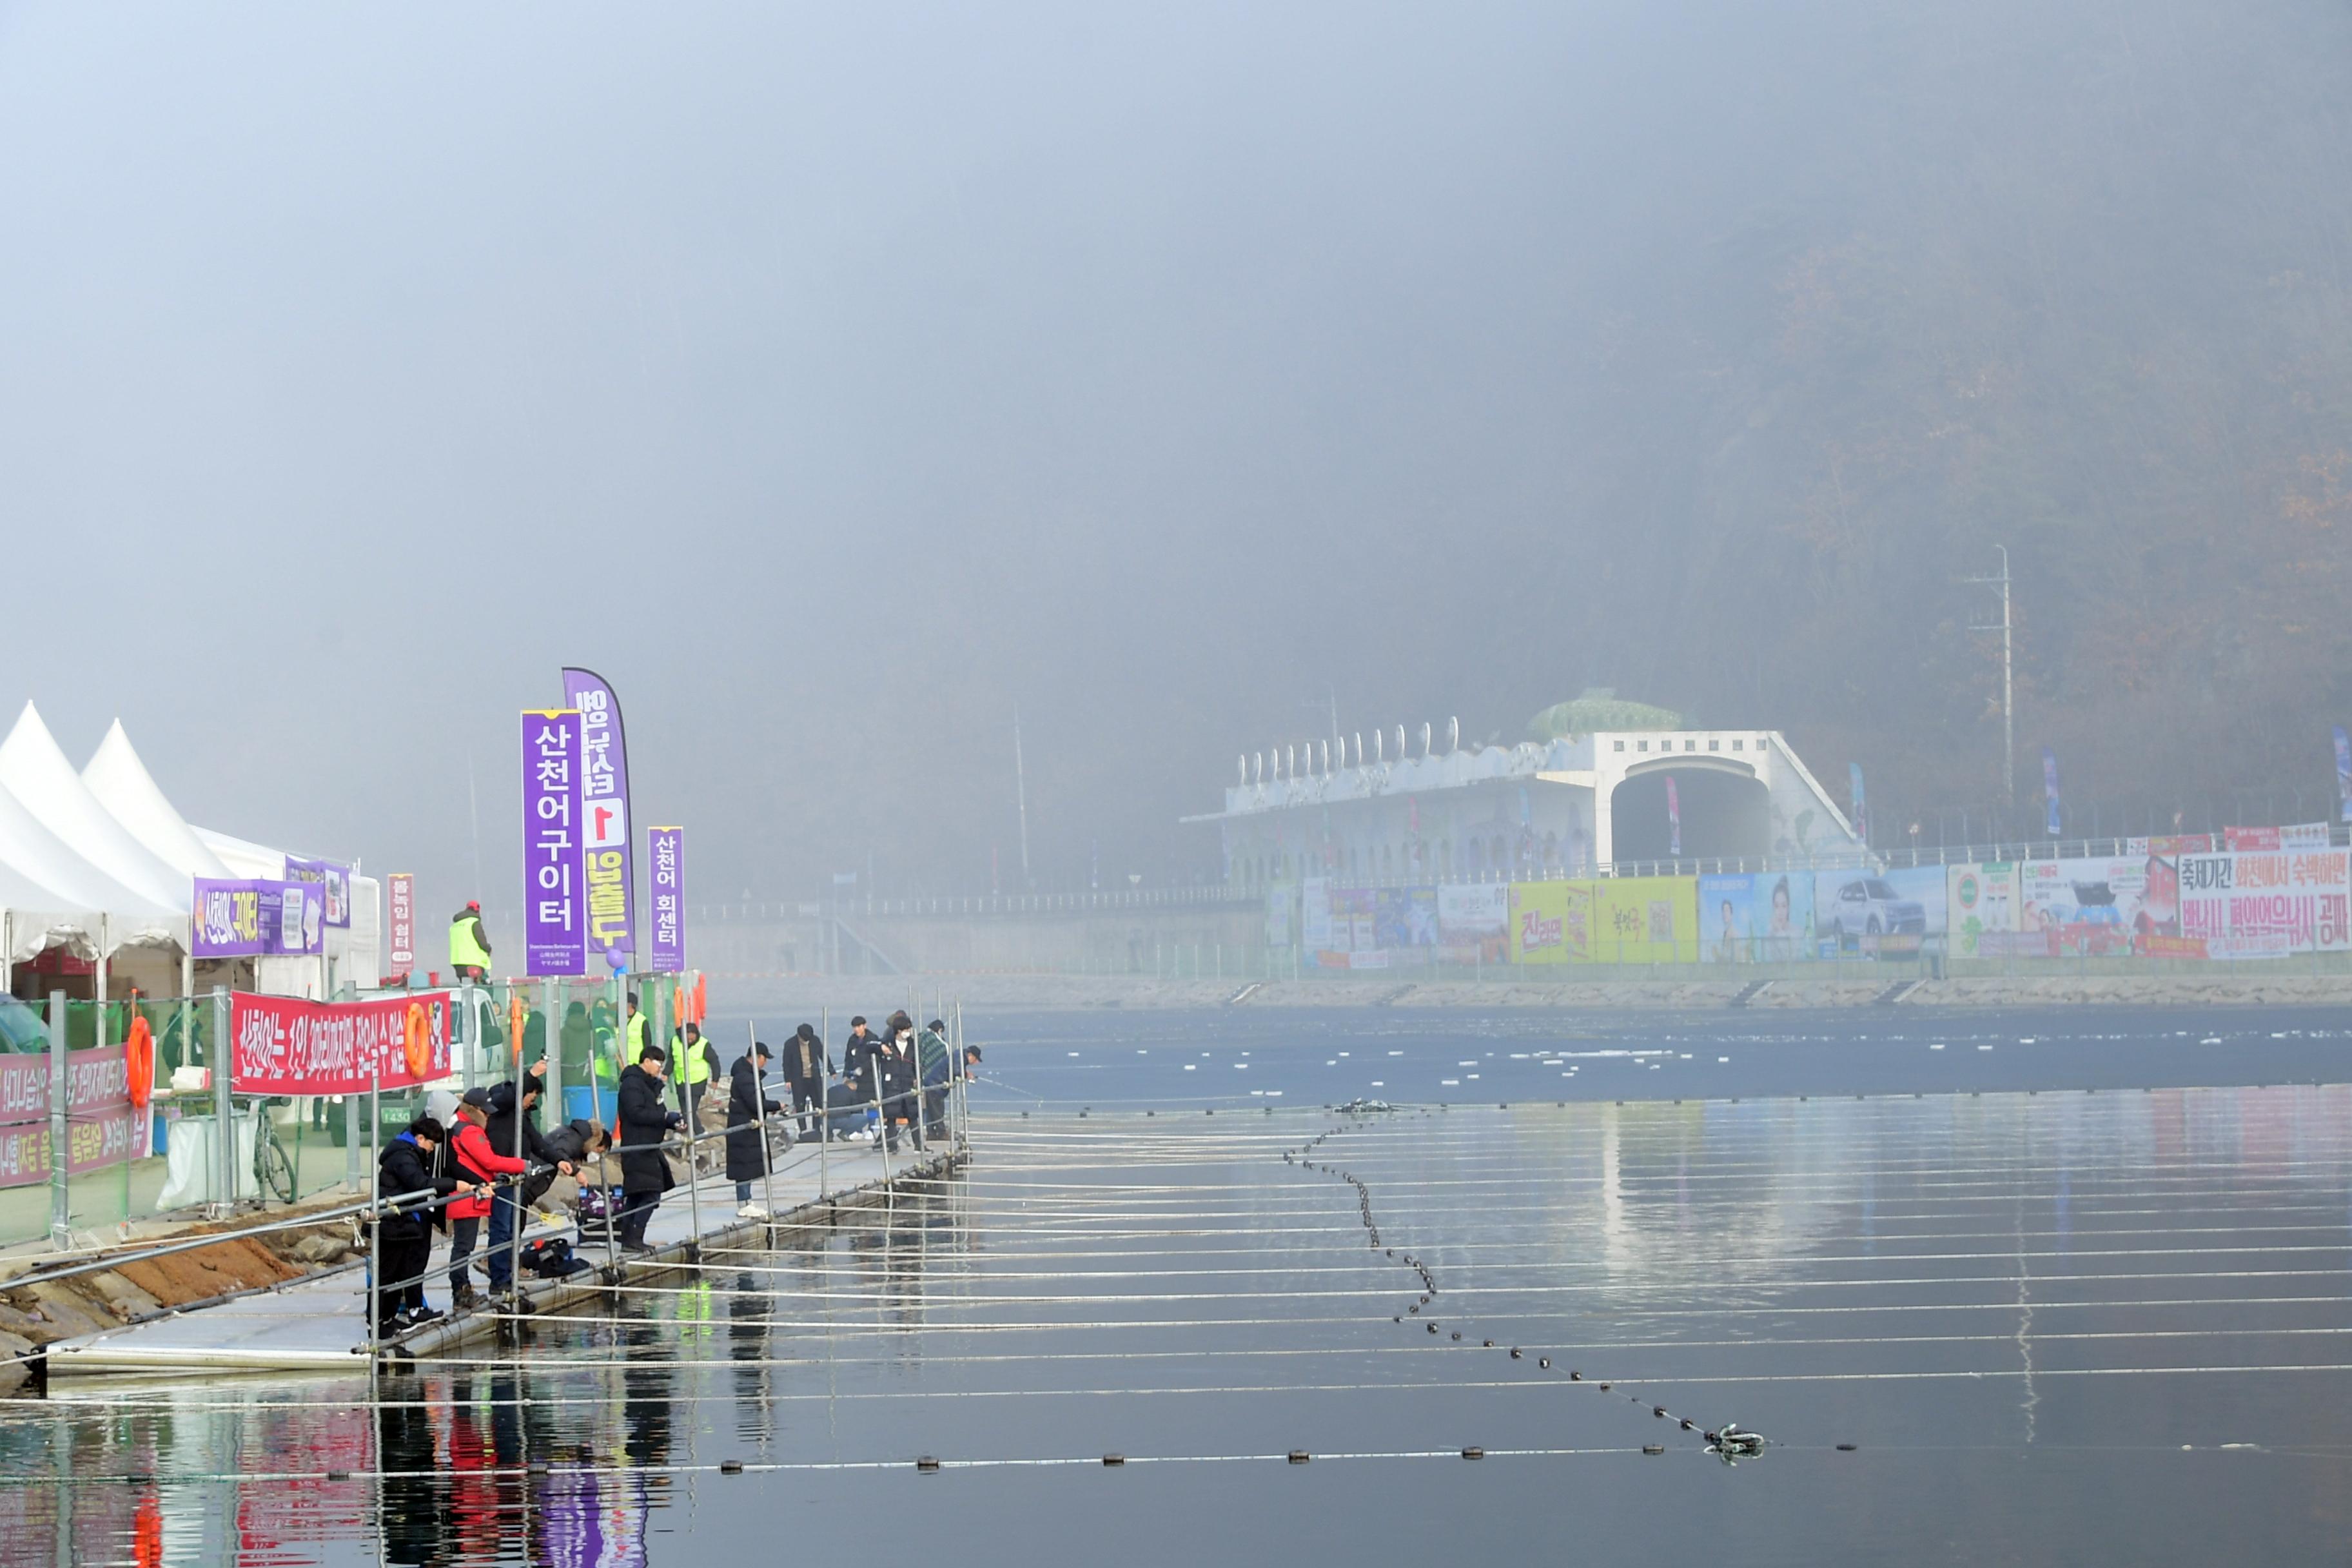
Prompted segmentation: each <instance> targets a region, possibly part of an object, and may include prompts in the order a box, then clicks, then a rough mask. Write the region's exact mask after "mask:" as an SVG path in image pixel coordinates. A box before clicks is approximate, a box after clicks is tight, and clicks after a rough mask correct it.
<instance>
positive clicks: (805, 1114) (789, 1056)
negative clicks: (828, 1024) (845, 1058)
mask: <svg viewBox="0 0 2352 1568" xmlns="http://www.w3.org/2000/svg"><path fill="white" fill-rule="evenodd" d="M832 1076H833V1063H832V1062H831V1061H830V1060H828V1059H827V1058H826V1057H825V1054H824V1041H823V1040H820V1039H818V1038H817V1037H816V1030H815V1029H814V1028H812V1027H810V1026H808V1025H806V1024H803V1025H802V1026H800V1027H799V1028H798V1029H796V1030H794V1031H793V1037H792V1038H791V1039H789V1040H786V1041H785V1042H784V1083H785V1085H786V1086H787V1087H789V1088H790V1089H792V1091H793V1115H795V1116H797V1117H799V1118H800V1123H801V1127H800V1130H801V1135H802V1136H803V1137H806V1136H808V1134H809V1133H810V1131H812V1130H813V1129H814V1127H815V1126H816V1119H817V1116H818V1115H819V1113H820V1112H821V1110H823V1107H824V1101H825V1093H824V1080H825V1079H828V1078H831V1077H832Z"/></svg>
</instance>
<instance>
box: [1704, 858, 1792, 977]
mask: <svg viewBox="0 0 2352 1568" xmlns="http://www.w3.org/2000/svg"><path fill="white" fill-rule="evenodd" d="M1697 896H1698V921H1699V931H1700V935H1701V937H1702V939H1703V940H1702V942H1701V943H1700V948H1699V958H1700V960H1701V961H1702V962H1703V963H1790V962H1793V961H1795V960H1798V959H1804V958H1811V956H1812V949H1813V943H1812V939H1811V931H1812V929H1813V879H1812V875H1811V873H1810V872H1806V871H1764V872H1727V873H1724V874H1721V875H1709V876H1704V877H1701V878H1700V879H1698V895H1697Z"/></svg>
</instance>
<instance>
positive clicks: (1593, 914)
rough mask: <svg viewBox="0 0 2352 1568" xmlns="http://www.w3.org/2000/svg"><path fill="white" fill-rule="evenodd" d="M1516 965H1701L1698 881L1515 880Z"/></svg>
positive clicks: (1513, 935) (1513, 926)
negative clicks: (1699, 955)
mask: <svg viewBox="0 0 2352 1568" xmlns="http://www.w3.org/2000/svg"><path fill="white" fill-rule="evenodd" d="M1508 940H1509V944H1510V960H1511V962H1512V963H1697V962H1698V879H1697V878H1696V877H1614V878H1604V879H1601V880H1598V881H1579V882H1514V883H1512V884H1511V900H1510V930H1509V935H1508Z"/></svg>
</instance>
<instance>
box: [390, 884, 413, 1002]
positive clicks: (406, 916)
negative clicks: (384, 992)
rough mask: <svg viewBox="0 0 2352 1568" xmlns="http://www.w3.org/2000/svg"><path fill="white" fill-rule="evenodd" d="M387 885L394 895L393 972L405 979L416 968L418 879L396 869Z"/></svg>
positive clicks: (392, 895)
mask: <svg viewBox="0 0 2352 1568" xmlns="http://www.w3.org/2000/svg"><path fill="white" fill-rule="evenodd" d="M385 886H386V887H387V888H388V889H390V891H391V897H392V972H393V973H394V974H396V975H399V976H401V977H402V978H403V979H405V978H407V976H408V975H409V973H411V972H412V971H414V970H415V968H416V879H415V877H412V876H410V875H409V874H408V873H407V872H405V871H394V873H393V874H392V877H391V879H390V880H389V881H387V882H386V883H385Z"/></svg>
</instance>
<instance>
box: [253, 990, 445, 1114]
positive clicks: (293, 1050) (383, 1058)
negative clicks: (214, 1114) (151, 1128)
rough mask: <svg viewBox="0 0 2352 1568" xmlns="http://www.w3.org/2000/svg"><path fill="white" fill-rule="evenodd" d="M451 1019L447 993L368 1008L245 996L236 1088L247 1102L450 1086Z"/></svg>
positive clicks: (392, 999) (383, 1000)
mask: <svg viewBox="0 0 2352 1568" xmlns="http://www.w3.org/2000/svg"><path fill="white" fill-rule="evenodd" d="M449 1016H450V1014H449V996H448V994H447V993H446V992H442V991H417V992H411V993H409V994H406V995H399V996H380V997H375V998H373V999H371V1000H369V1001H365V1002H306V1001H304V1000H302V999H301V998H300V997H299V996H257V995H255V994H252V993H250V992H245V991H240V992H238V993H236V994H235V995H233V996H231V997H230V998H229V1041H230V1054H229V1087H230V1088H231V1089H235V1090H236V1092H237V1093H239V1094H364V1093H366V1092H367V1091H368V1089H370V1088H381V1089H409V1088H413V1087H414V1086H415V1085H417V1084H420V1083H427V1082H430V1081H431V1080H433V1079H437V1078H446V1077H447V1076H448V1073H449ZM418 1068H422V1069H423V1070H422V1071H419V1070H417V1069H418Z"/></svg>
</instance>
